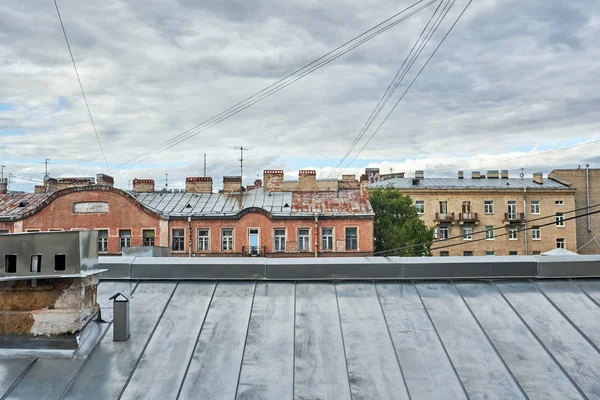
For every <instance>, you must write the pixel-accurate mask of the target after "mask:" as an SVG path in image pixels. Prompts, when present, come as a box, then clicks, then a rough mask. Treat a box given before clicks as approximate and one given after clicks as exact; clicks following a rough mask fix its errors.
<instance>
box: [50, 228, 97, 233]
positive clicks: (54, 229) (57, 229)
mask: <svg viewBox="0 0 600 400" xmlns="http://www.w3.org/2000/svg"><path fill="white" fill-rule="evenodd" d="M94 230H96V229H94ZM48 232H64V229H63V228H50V229H48Z"/></svg>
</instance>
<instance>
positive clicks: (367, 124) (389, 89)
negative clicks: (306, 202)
mask: <svg viewBox="0 0 600 400" xmlns="http://www.w3.org/2000/svg"><path fill="white" fill-rule="evenodd" d="M443 3H444V1H443V0H442V1H441V2H440V3H439V4H438V6H437V8H436V9H435V11H434V12H433V14H432V15H431V17H430V18H429V21H427V24H425V26H424V27H423V30H422V31H421V33H420V35H419V37H418V38H417V40H416V41H415V43H414V44H413V46H412V48H411V49H410V51H409V53H408V54H407V55H406V58H405V59H404V61H403V62H402V65H401V66H400V68H399V69H398V72H396V75H395V76H394V78H393V79H392V81H391V82H390V84H389V85H388V87H387V89H386V90H385V92H384V93H383V95H382V96H381V98H380V99H379V102H378V103H377V105H376V106H375V109H373V111H372V112H371V114H370V115H369V118H367V121H366V122H365V124H364V125H363V127H362V128H361V130H360V132H359V133H358V135H357V136H356V138H354V141H353V142H352V144H351V145H350V147H349V148H348V150H347V151H346V153H345V154H344V156H343V157H342V159H341V160H340V162H339V163H338V164H337V165H336V167H335V168H334V169H333V170H332V171H331V173H330V174H329V175H328V177H330V176H331V175H333V173H334V172H335V171H336V170H337V169H338V168H339V167H340V166H341V165H342V164H343V162H344V161H345V160H346V158H347V157H348V156H349V155H350V153H351V152H352V150H354V148H355V147H356V145H357V144H358V143H359V142H360V140H361V139H362V137H363V136H364V134H365V133H366V131H367V130H368V129H369V127H370V126H371V125H372V124H373V122H374V121H375V119H376V118H377V116H378V115H379V113H380V112H381V110H382V109H383V107H384V106H385V105H386V104H387V102H388V100H389V99H390V97H391V96H392V95H393V93H394V92H395V91H396V89H397V88H398V86H399V85H400V83H401V82H402V81H403V80H404V77H405V76H406V74H407V73H408V71H409V70H410V68H411V67H412V65H413V64H414V60H416V57H418V56H419V55H420V54H421V51H422V50H423V48H424V47H425V46H426V45H427V43H428V42H429V39H430V38H431V36H429V33H431V29H430V30H429V32H428V33H427V34H426V35H425V37H426V38H427V36H429V37H428V38H427V40H426V41H425V40H424V41H423V42H422V43H421V45H420V46H419V49H417V52H415V55H414V56H413V57H412V58H411V55H413V51H414V50H415V48H416V47H417V44H419V42H420V41H421V39H422V38H423V35H424V34H425V31H426V30H427V27H429V24H430V23H431V21H432V20H433V18H434V17H435V16H436V14H437V12H438V10H439V9H440V7H441V6H442V4H443ZM448 4H449V2H448V3H446V5H448ZM452 4H454V3H452ZM451 7H452V6H451ZM445 8H446V6H444V9H445ZM443 12H444V10H442V13H440V14H438V18H437V19H436V21H435V22H434V25H435V24H436V23H437V21H438V20H439V18H440V15H442V14H443ZM446 14H447V13H446ZM444 17H445V15H444ZM442 19H443V18H442ZM440 23H441V21H440ZM438 27H439V24H438ZM432 28H433V25H432ZM435 30H437V27H435ZM435 30H434V31H433V32H434V33H435ZM432 36H433V34H432ZM417 53H418V54H417ZM409 59H411V61H412V63H411V62H410V61H409ZM407 61H409V63H408V65H407V64H406V62H407ZM405 65H407V67H406V70H405V69H404V66H405ZM403 70H404V73H403V74H402V76H401V77H400V79H398V77H399V76H400V75H401V73H402V71H403Z"/></svg>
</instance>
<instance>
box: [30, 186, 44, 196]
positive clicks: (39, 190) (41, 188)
mask: <svg viewBox="0 0 600 400" xmlns="http://www.w3.org/2000/svg"><path fill="white" fill-rule="evenodd" d="M33 193H35V194H41V193H46V187H45V186H43V185H35V187H34V188H33Z"/></svg>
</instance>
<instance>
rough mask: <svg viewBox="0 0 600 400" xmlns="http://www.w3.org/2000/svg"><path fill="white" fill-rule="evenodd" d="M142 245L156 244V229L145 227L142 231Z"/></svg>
mask: <svg viewBox="0 0 600 400" xmlns="http://www.w3.org/2000/svg"><path fill="white" fill-rule="evenodd" d="M142 238H143V241H142V246H146V247H148V246H150V247H151V246H154V229H144V230H143V231H142Z"/></svg>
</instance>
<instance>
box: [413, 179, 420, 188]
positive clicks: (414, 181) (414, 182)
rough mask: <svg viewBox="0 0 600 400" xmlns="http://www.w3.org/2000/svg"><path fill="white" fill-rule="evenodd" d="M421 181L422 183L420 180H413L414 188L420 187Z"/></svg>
mask: <svg viewBox="0 0 600 400" xmlns="http://www.w3.org/2000/svg"><path fill="white" fill-rule="evenodd" d="M419 181H420V179H413V180H412V184H413V186H419Z"/></svg>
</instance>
